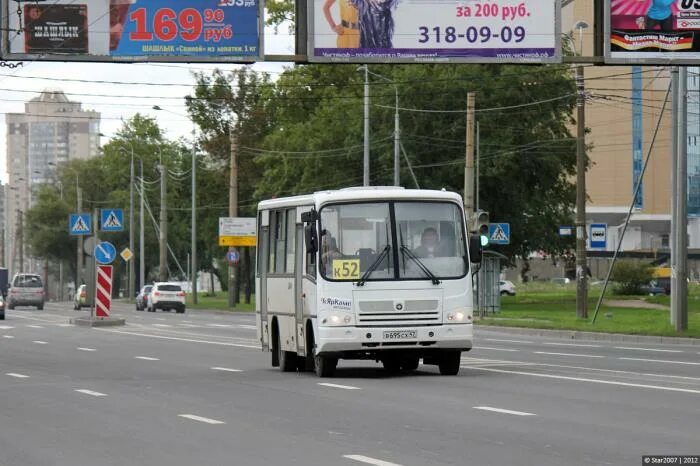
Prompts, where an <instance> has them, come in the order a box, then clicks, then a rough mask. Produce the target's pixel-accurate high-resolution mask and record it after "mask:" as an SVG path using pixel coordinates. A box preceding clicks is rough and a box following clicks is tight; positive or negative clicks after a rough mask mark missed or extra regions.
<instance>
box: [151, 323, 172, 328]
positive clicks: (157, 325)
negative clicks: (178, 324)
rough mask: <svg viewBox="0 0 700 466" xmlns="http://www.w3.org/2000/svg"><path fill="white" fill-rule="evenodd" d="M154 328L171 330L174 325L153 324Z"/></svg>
mask: <svg viewBox="0 0 700 466" xmlns="http://www.w3.org/2000/svg"><path fill="white" fill-rule="evenodd" d="M153 326H154V327H162V328H171V327H172V325H168V324H153Z"/></svg>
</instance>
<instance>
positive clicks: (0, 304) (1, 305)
mask: <svg viewBox="0 0 700 466" xmlns="http://www.w3.org/2000/svg"><path fill="white" fill-rule="evenodd" d="M0 320H5V300H4V299H3V297H2V295H1V294H0Z"/></svg>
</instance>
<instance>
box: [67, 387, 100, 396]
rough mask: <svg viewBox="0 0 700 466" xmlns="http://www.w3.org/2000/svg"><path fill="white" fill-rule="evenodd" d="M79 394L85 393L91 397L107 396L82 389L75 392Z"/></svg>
mask: <svg viewBox="0 0 700 466" xmlns="http://www.w3.org/2000/svg"><path fill="white" fill-rule="evenodd" d="M75 391H76V392H78V393H83V394H85V395H90V396H107V394H105V393H100V392H93V391H92V390H85V389H80V390H75Z"/></svg>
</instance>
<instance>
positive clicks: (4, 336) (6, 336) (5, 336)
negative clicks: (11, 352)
mask: <svg viewBox="0 0 700 466" xmlns="http://www.w3.org/2000/svg"><path fill="white" fill-rule="evenodd" d="M2 337H3V338H14V337H13V336H12V335H3V336H2Z"/></svg>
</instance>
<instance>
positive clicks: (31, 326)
mask: <svg viewBox="0 0 700 466" xmlns="http://www.w3.org/2000/svg"><path fill="white" fill-rule="evenodd" d="M27 327H29V328H44V327H42V326H41V325H27Z"/></svg>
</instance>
